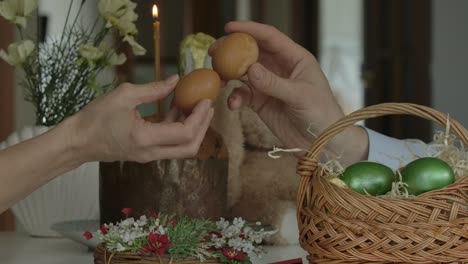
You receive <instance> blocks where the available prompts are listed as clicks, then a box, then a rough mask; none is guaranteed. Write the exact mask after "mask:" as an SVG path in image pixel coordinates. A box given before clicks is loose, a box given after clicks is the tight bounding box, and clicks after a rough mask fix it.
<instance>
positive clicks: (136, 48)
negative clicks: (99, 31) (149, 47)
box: [123, 35, 146, 55]
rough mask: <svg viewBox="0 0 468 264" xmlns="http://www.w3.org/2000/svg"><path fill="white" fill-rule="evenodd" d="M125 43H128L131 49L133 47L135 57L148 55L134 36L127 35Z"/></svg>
mask: <svg viewBox="0 0 468 264" xmlns="http://www.w3.org/2000/svg"><path fill="white" fill-rule="evenodd" d="M123 40H124V41H126V42H127V43H128V44H129V45H130V47H132V50H133V53H134V54H135V55H145V54H146V49H145V48H143V47H142V46H141V45H140V44H138V43H137V42H136V40H135V38H134V37H133V36H130V35H126V36H125V37H124V38H123Z"/></svg>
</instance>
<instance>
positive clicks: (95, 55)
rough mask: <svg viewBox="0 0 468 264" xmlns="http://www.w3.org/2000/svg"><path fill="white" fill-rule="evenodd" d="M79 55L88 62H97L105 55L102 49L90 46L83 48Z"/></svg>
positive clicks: (86, 45)
mask: <svg viewBox="0 0 468 264" xmlns="http://www.w3.org/2000/svg"><path fill="white" fill-rule="evenodd" d="M78 53H79V54H80V56H81V57H83V58H85V59H86V60H88V61H97V60H99V59H100V58H102V56H103V55H104V52H103V51H102V50H101V49H99V48H97V47H94V46H92V45H88V44H85V45H83V46H81V47H80V49H79V50H78Z"/></svg>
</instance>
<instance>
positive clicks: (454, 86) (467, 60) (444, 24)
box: [432, 0, 468, 127]
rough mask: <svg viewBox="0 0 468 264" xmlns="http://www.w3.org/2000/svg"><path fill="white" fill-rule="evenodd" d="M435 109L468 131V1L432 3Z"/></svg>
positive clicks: (457, 0)
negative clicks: (447, 115) (449, 116)
mask: <svg viewBox="0 0 468 264" xmlns="http://www.w3.org/2000/svg"><path fill="white" fill-rule="evenodd" d="M432 9H433V25H432V26H433V34H432V41H433V42H432V43H433V46H432V49H433V54H432V56H433V58H432V61H433V64H432V89H433V99H432V100H433V107H434V108H436V109H438V110H441V111H443V112H446V113H449V114H450V115H451V116H452V117H453V118H455V119H456V120H458V121H460V122H461V123H462V124H463V125H464V126H465V127H468V106H467V104H468V1H466V0H449V1H447V0H433V5H432Z"/></svg>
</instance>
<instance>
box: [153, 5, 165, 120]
mask: <svg viewBox="0 0 468 264" xmlns="http://www.w3.org/2000/svg"><path fill="white" fill-rule="evenodd" d="M158 18H159V13H158V7H157V6H156V5H153V20H154V22H153V39H154V70H155V77H156V81H161V58H160V56H161V54H160V52H161V51H160V44H159V39H160V32H159V27H160V23H159V20H158ZM157 105H158V116H159V117H161V116H162V115H163V114H164V104H163V101H162V100H160V101H158V102H157Z"/></svg>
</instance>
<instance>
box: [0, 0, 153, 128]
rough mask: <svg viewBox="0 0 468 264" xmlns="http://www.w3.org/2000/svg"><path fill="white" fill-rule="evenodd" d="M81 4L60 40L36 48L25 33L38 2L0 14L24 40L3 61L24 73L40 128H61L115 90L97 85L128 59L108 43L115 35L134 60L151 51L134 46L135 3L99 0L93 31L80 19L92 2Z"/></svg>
mask: <svg viewBox="0 0 468 264" xmlns="http://www.w3.org/2000/svg"><path fill="white" fill-rule="evenodd" d="M77 1H80V7H79V10H78V11H77V12H76V15H75V16H74V17H71V13H72V12H71V10H72V5H73V0H70V5H69V8H68V11H67V16H66V21H65V25H64V29H63V32H62V34H61V36H60V37H58V38H54V39H48V40H46V41H45V42H44V43H39V42H36V43H35V42H33V40H31V38H28V37H27V36H25V33H24V29H25V28H26V26H27V18H28V16H30V15H31V14H32V13H33V12H34V11H35V10H36V9H37V5H38V3H37V0H4V1H1V2H0V15H1V16H2V17H3V18H5V19H6V20H7V21H9V22H10V23H12V24H14V25H16V27H17V30H18V32H19V36H20V40H19V41H18V42H17V43H12V44H11V45H9V47H8V48H7V51H5V50H0V58H2V59H3V60H5V61H6V62H7V63H9V64H11V65H13V66H16V67H19V68H21V69H23V70H24V72H25V79H24V80H23V81H22V82H21V84H22V86H24V87H25V88H26V94H27V96H26V100H28V101H30V102H31V103H32V104H33V105H34V107H35V110H36V124H37V125H45V126H52V125H56V124H58V123H60V122H61V121H62V120H64V119H65V118H67V117H69V116H71V115H73V114H74V113H76V112H77V111H79V110H81V109H82V108H83V107H84V106H85V105H87V104H88V103H89V102H90V101H91V100H93V99H94V98H95V97H96V96H98V95H100V94H103V93H105V92H106V91H107V90H108V89H109V88H111V87H112V86H113V83H107V84H100V83H98V81H97V76H98V75H99V74H100V73H101V72H102V71H103V70H105V69H107V68H109V67H112V66H115V65H120V64H122V63H124V62H125V60H126V57H125V55H124V54H117V53H116V51H115V50H116V49H114V48H113V47H112V46H111V44H109V42H110V41H109V38H112V36H113V32H115V31H117V32H118V33H119V36H120V40H121V43H123V42H126V43H128V44H129V45H130V46H131V48H132V50H133V53H134V54H135V55H143V54H144V53H145V52H146V51H145V49H144V48H143V47H142V46H140V45H139V44H138V43H137V42H136V41H135V36H136V34H137V33H138V31H137V28H136V26H135V21H136V20H137V18H138V16H137V14H136V13H135V7H136V4H135V3H133V2H132V1H131V0H98V2H97V3H98V6H97V7H98V10H99V17H97V18H96V20H95V21H94V23H92V24H91V25H89V26H83V24H82V23H81V21H80V19H79V18H80V13H81V10H82V8H83V5H84V4H85V2H86V1H87V0H77ZM65 11H66V10H64V12H65Z"/></svg>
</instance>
